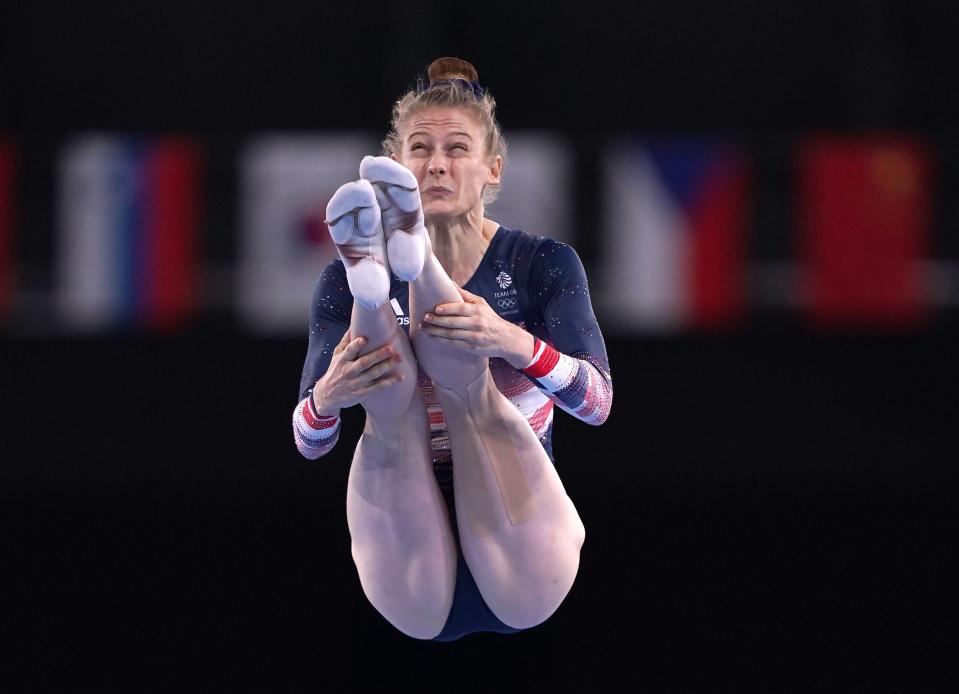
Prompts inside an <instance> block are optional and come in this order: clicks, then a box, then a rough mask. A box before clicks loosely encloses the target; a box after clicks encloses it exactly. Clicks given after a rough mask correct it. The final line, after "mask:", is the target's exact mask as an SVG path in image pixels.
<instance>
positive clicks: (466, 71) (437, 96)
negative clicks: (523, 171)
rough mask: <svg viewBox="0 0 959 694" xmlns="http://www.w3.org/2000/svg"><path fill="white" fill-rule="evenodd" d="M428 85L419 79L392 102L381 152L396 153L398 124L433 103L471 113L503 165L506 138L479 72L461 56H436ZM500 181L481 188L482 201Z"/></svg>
mask: <svg viewBox="0 0 959 694" xmlns="http://www.w3.org/2000/svg"><path fill="white" fill-rule="evenodd" d="M426 74H427V77H428V79H429V84H428V85H426V84H424V83H423V80H418V85H417V88H416V89H411V90H410V91H408V92H406V94H404V95H403V96H401V97H400V98H399V99H397V101H396V103H395V104H393V119H392V121H391V123H390V131H389V132H388V133H387V134H386V139H384V140H383V152H384V153H385V154H387V155H392V156H397V157H398V156H399V154H400V150H401V149H402V137H401V136H400V127H401V126H402V125H403V123H405V122H406V119H407V118H408V117H409V116H410V114H412V113H415V112H417V111H422V110H424V109H426V108H430V107H433V106H440V107H451V108H460V109H463V110H465V111H466V112H468V113H469V114H471V115H472V116H473V117H475V118H476V120H477V121H478V122H479V124H480V126H482V127H483V128H484V129H485V130H486V151H487V152H488V153H489V154H490V156H496V155H499V156H500V157H502V158H503V166H504V167H505V165H506V140H505V139H504V138H503V133H502V131H501V130H500V126H499V123H498V122H497V121H496V100H495V99H493V97H492V95H490V94H489V92H487V91H486V90H485V89H483V88H482V87H481V86H480V85H479V83H478V80H479V74H478V73H477V72H476V68H474V67H473V66H472V65H471V64H470V63H468V62H467V61H465V60H461V59H460V58H437V59H436V60H434V61H433V62H432V63H430V65H429V67H428V68H427V69H426ZM501 187H502V186H501V185H500V184H495V185H492V184H491V185H487V186H486V187H484V188H483V204H484V205H489V204H490V203H491V202H493V201H494V200H496V196H497V195H498V194H499V191H500V188H501Z"/></svg>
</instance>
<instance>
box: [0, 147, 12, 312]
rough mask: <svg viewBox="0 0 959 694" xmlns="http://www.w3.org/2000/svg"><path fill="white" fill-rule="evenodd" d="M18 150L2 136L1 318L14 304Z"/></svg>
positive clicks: (0, 168) (0, 199)
mask: <svg viewBox="0 0 959 694" xmlns="http://www.w3.org/2000/svg"><path fill="white" fill-rule="evenodd" d="M15 170H16V151H15V148H14V145H13V143H12V142H10V141H9V140H5V139H3V138H2V137H0V320H2V319H3V318H5V317H6V316H7V315H8V314H9V312H10V307H11V305H12V304H13V290H14V277H13V222H14V209H13V201H14V174H15Z"/></svg>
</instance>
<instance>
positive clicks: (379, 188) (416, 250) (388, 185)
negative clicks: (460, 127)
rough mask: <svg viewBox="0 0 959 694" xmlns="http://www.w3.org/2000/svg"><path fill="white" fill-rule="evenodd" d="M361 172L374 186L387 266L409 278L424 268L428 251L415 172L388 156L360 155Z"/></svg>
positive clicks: (394, 272)
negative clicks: (380, 215)
mask: <svg viewBox="0 0 959 694" xmlns="http://www.w3.org/2000/svg"><path fill="white" fill-rule="evenodd" d="M360 176H361V177H362V178H364V179H366V180H368V181H369V182H370V183H372V184H373V187H374V188H375V190H376V200H377V202H378V203H379V206H380V210H381V214H382V223H383V231H384V232H385V234H386V239H387V240H386V254H387V257H388V258H389V262H390V269H391V270H392V271H393V274H395V275H396V276H397V277H399V278H400V279H401V280H404V281H406V282H412V281H413V280H415V279H416V278H417V277H419V276H420V273H421V272H422V271H423V263H424V262H426V255H427V253H428V252H429V235H428V234H427V233H426V226H425V225H424V224H423V208H422V206H421V203H420V189H419V186H418V185H417V183H416V176H414V175H413V173H412V172H411V171H410V170H409V169H407V168H406V167H405V166H403V165H402V164H400V163H398V162H395V161H393V160H392V159H390V158H389V157H363V161H362V162H360Z"/></svg>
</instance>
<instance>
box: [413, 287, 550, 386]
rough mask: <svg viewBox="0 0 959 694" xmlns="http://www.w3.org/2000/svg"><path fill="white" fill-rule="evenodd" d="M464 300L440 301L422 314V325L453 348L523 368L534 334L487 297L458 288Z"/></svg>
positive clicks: (531, 352) (530, 349) (530, 351)
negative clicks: (506, 316)
mask: <svg viewBox="0 0 959 694" xmlns="http://www.w3.org/2000/svg"><path fill="white" fill-rule="evenodd" d="M457 289H459V292H460V296H462V297H463V301H461V302H454V303H448V304H439V305H438V306H437V307H436V308H435V309H433V312H431V313H427V314H426V315H425V316H424V317H423V323H422V324H421V328H422V329H423V330H425V331H426V332H427V333H428V334H429V335H430V336H431V337H432V338H433V339H436V340H439V341H441V342H445V343H447V344H449V345H452V346H454V347H459V348H460V349H463V350H466V351H468V352H473V353H476V354H482V355H484V356H487V357H500V358H502V359H505V360H506V361H508V362H509V363H510V364H511V365H512V366H513V367H514V368H517V369H522V368H523V367H525V366H526V365H527V364H529V362H530V360H531V359H532V358H533V336H532V335H530V334H529V333H528V332H526V331H525V330H523V329H522V328H521V327H519V326H518V325H514V324H513V323H510V322H509V321H508V320H504V319H503V318H500V317H499V315H497V313H496V311H494V310H493V309H492V308H490V306H489V304H487V303H486V299H484V298H483V297H481V296H477V295H476V294H471V293H470V292H468V291H466V290H465V289H463V288H462V287H457Z"/></svg>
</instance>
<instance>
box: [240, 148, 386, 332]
mask: <svg viewBox="0 0 959 694" xmlns="http://www.w3.org/2000/svg"><path fill="white" fill-rule="evenodd" d="M379 153H380V146H379V144H378V143H377V142H376V140H375V138H373V137H370V136H366V135H363V134H356V133H342V134H323V135H320V134H317V135H280V134H275V135H273V134H271V135H263V136H260V137H259V138H257V139H255V140H253V141H252V142H250V143H249V144H248V145H247V147H246V148H245V151H244V153H243V155H242V157H241V162H240V167H241V171H240V178H241V181H240V191H241V193H240V225H241V239H240V273H239V278H240V279H239V286H238V292H239V293H238V300H239V311H240V316H241V318H242V320H243V322H244V323H245V325H246V326H247V327H248V328H250V329H251V330H253V331H255V332H261V333H266V334H284V333H286V334H306V332H307V329H308V326H309V309H310V299H311V297H312V295H313V289H314V287H315V285H316V280H317V278H318V277H319V275H320V272H322V270H323V268H324V267H325V266H326V265H327V263H329V262H330V261H331V260H333V259H334V258H336V257H337V255H336V248H335V247H334V246H333V242H332V240H331V239H330V234H329V231H328V230H327V227H326V223H325V221H324V220H325V219H326V203H327V202H328V201H329V199H330V198H331V197H332V195H333V193H334V192H336V189H337V188H339V187H340V186H341V185H342V184H344V183H346V182H347V181H355V180H357V179H358V178H359V176H360V174H359V166H360V160H361V159H362V158H363V157H364V156H366V155H367V154H374V155H375V154H379Z"/></svg>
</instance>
